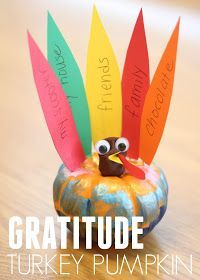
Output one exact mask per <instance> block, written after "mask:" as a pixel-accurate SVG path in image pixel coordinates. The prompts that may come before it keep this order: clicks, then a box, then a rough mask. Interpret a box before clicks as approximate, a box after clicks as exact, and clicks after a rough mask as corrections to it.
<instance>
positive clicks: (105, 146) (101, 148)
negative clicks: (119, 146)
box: [95, 140, 110, 155]
mask: <svg viewBox="0 0 200 280" xmlns="http://www.w3.org/2000/svg"><path fill="white" fill-rule="evenodd" d="M95 150H96V151H97V153H98V154H99V155H105V154H106V153H108V152H109V151H110V144H109V143H108V141H106V140H100V141H98V142H97V143H96V145H95Z"/></svg>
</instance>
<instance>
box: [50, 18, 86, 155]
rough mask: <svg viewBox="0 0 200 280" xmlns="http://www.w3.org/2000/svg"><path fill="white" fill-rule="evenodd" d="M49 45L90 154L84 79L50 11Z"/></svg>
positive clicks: (56, 71) (55, 68)
mask: <svg viewBox="0 0 200 280" xmlns="http://www.w3.org/2000/svg"><path fill="white" fill-rule="evenodd" d="M47 45H48V61H49V63H50V65H51V66H52V68H53V70H54V72H55V74H56V75H57V77H58V78H59V80H60V83H61V85H62V87H63V90H64V92H65V95H66V96H67V98H68V101H69V103H70V107H71V110H72V113H73V117H74V120H75V123H76V128H77V130H78V134H79V137H80V140H81V143H82V146H83V149H84V152H85V154H86V155H87V156H89V155H91V129H90V118H89V110H88V104H87V99H86V93H85V88H84V84H83V79H82V76H81V73H80V70H79V67H78V65H77V63H76V60H75V58H74V56H73V54H72V52H71V50H70V48H69V46H68V45H67V43H66V42H65V40H64V38H63V36H62V34H61V32H60V31H59V29H58V27H57V25H56V23H55V22H54V20H53V18H52V16H51V15H50V13H48V37H47Z"/></svg>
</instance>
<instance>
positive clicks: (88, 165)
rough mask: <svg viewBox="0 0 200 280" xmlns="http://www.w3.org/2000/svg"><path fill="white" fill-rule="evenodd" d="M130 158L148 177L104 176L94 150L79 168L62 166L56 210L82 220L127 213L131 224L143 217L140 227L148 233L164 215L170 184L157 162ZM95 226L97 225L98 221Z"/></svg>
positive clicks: (57, 182)
mask: <svg viewBox="0 0 200 280" xmlns="http://www.w3.org/2000/svg"><path fill="white" fill-rule="evenodd" d="M131 161H132V163H134V164H136V165H138V166H140V168H141V169H142V170H143V171H144V172H145V175H146V179H145V180H140V179H137V178H135V177H133V176H131V175H129V174H125V175H124V176H123V177H121V178H120V177H103V176H101V174H100V171H99V168H98V164H99V160H98V155H97V154H95V153H94V154H93V156H92V157H90V158H87V159H86V160H85V162H84V163H83V164H82V167H81V168H80V169H79V170H77V171H74V172H70V171H69V170H68V169H67V168H66V167H65V166H64V165H61V167H60V169H59V171H58V174H57V176H56V179H55V181H54V186H53V196H54V203H55V209H56V211H57V213H58V214H59V215H61V216H70V217H71V218H72V219H73V216H79V217H80V220H81V217H83V216H96V217H98V216H104V217H105V216H111V217H116V216H124V217H126V218H128V220H129V223H130V224H131V218H132V216H143V217H144V222H143V223H142V224H141V227H142V228H143V236H145V235H146V234H147V233H149V232H150V231H151V230H152V229H153V228H154V227H155V225H156V224H158V223H159V221H160V220H161V219H162V217H163V215H164V214H165V211H166V208H167V195H168V185H167V181H166V178H165V175H164V173H163V171H162V170H161V169H160V168H159V167H157V166H156V165H155V164H152V165H151V166H149V165H145V164H144V163H143V162H142V161H140V162H139V161H137V162H136V161H133V160H131ZM113 226H114V225H113ZM93 227H94V229H95V228H97V224H94V225H93ZM80 235H81V236H82V237H84V235H85V231H84V223H80Z"/></svg>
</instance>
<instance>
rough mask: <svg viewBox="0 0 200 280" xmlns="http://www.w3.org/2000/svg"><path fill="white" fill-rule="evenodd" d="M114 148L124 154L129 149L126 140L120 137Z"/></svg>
mask: <svg viewBox="0 0 200 280" xmlns="http://www.w3.org/2000/svg"><path fill="white" fill-rule="evenodd" d="M115 148H116V149H117V150H118V151H120V152H126V151H127V150H128V148H129V142H128V139H126V138H124V137H121V138H119V139H117V141H116V142H115Z"/></svg>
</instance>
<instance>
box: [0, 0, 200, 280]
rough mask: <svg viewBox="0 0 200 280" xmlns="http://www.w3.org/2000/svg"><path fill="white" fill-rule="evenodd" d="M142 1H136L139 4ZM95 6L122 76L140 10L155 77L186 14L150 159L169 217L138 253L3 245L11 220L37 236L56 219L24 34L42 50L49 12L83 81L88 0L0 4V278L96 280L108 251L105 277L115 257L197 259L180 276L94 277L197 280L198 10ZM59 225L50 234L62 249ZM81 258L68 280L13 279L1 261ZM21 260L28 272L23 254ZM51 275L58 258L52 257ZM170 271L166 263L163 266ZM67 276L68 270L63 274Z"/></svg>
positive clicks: (52, 165) (52, 163)
mask: <svg viewBox="0 0 200 280" xmlns="http://www.w3.org/2000/svg"><path fill="white" fill-rule="evenodd" d="M139 2H140V3H139ZM157 2H158V1H153V0H151V1H147V0H146V1H131V0H130V1H124V0H123V1H122V0H121V1H119V0H118V1H114V0H113V1H108V0H101V1H96V5H97V8H98V10H99V13H100V15H101V17H102V20H103V22H104V25H105V27H106V30H107V32H108V34H109V37H110V39H111V42H112V44H113V47H114V50H115V53H116V56H117V59H118V62H119V66H120V70H122V66H123V61H124V58H125V53H126V48H127V45H128V41H129V39H130V35H131V32H132V29H133V26H134V24H135V21H136V17H137V14H138V12H139V9H140V7H141V6H142V7H143V12H144V19H145V24H146V33H147V41H148V45H149V55H150V67H151V78H152V76H153V73H154V71H155V67H156V65H157V63H158V61H159V59H160V57H161V54H162V51H163V50H164V47H165V45H166V43H167V40H168V38H169V36H170V34H171V32H172V29H173V27H174V25H175V23H176V20H177V18H178V16H179V15H181V16H182V21H181V30H180V40H179V52H178V57H177V68H176V77H175V85H174V95H173V99H172V103H171V108H170V113H169V117H168V121H167V125H166V128H165V131H164V135H163V138H162V141H161V144H160V146H159V150H158V152H157V154H156V158H155V160H156V162H157V163H158V164H159V165H160V166H162V168H163V169H164V170H165V172H166V175H167V178H168V182H169V188H170V191H169V204H168V210H167V213H166V215H165V217H164V218H163V220H162V221H161V222H160V224H159V225H158V226H157V227H156V228H155V229H154V231H153V232H152V233H151V234H149V235H148V236H147V237H145V239H144V250H141V251H139V252H138V251H133V250H131V249H130V248H128V249H126V250H123V252H121V251H120V250H118V251H115V250H113V249H110V250H106V251H104V250H100V249H98V248H97V247H94V249H93V250H92V251H87V250H85V249H84V244H82V243H81V249H80V250H79V251H77V250H73V249H72V236H71V235H69V249H68V250H60V249H57V250H47V251H45V250H25V249H21V250H17V251H14V250H11V249H9V246H8V221H9V218H10V217H11V216H14V215H17V216H20V217H22V218H23V219H24V218H25V217H26V216H37V217H39V218H40V222H41V233H42V230H43V226H44V217H45V216H54V217H55V218H56V213H55V210H54V206H53V200H52V183H53V180H54V177H55V175H56V172H57V169H58V166H59V165H60V163H61V161H60V158H59V156H58V155H57V153H56V151H55V148H54V146H53V144H52V141H51V138H50V135H49V132H48V130H47V127H46V124H45V121H44V118H43V114H42V111H41V108H40V104H39V100H38V97H37V93H36V88H35V85H34V81H33V76H32V70H31V64H30V59H29V53H28V47H27V38H26V30H27V29H29V30H30V31H31V33H32V34H33V36H34V37H35V39H36V40H37V42H38V44H39V45H40V47H41V49H42V50H43V51H44V52H46V27H47V22H46V15H47V10H49V11H50V12H51V13H52V15H53V16H54V18H55V20H56V22H57V24H58V26H59V27H60V29H61V31H62V33H63V35H64V37H65V38H66V40H68V42H69V44H70V46H71V48H72V50H73V52H74V54H75V56H76V58H77V61H78V63H79V65H80V68H81V71H82V73H83V75H84V73H85V67H86V51H87V43H88V38H89V30H90V20H91V14H92V4H93V1H89V0H87V1H86V0H84V1H81V0H79V1H76V0H75V1H72V0H67V1H61V0H59V1H56V0H54V1H50V0H49V1H48V0H44V1H39V0H35V1H25V0H15V1H1V3H0V13H1V14H0V23H1V24H0V29H1V33H0V34H1V44H0V48H1V54H0V55H1V58H0V62H1V68H0V79H1V93H0V94H1V101H0V121H1V124H0V279H64V278H69V279H94V277H93V275H92V258H93V254H95V253H96V254H102V255H104V256H106V254H109V257H110V259H109V266H110V270H112V269H113V270H114V269H115V266H116V255H117V254H119V257H120V258H121V257H122V256H123V254H126V256H127V258H128V259H129V260H130V262H131V259H132V258H133V257H134V256H136V255H137V254H139V255H140V257H141V259H142V261H144V257H145V254H154V255H156V254H159V255H160V256H164V255H166V254H168V255H170V256H171V255H178V256H180V257H182V258H183V260H185V262H188V260H189V255H191V254H192V255H193V275H189V274H188V272H187V271H186V270H185V269H184V268H181V271H180V273H179V274H178V276H173V275H167V274H166V273H164V272H161V274H160V275H159V276H158V275H156V267H155V266H152V268H151V269H150V270H149V273H148V275H147V276H144V275H143V276H142V275H141V273H140V271H139V267H137V269H136V271H135V272H134V274H133V276H131V275H130V273H129V271H128V268H127V267H126V268H124V270H123V273H122V274H121V275H115V276H114V275H108V274H106V271H105V269H106V268H105V265H102V266H101V268H98V270H97V274H96V276H95V277H96V278H95V279H111V278H112V279H113V278H117V279H144V278H145V279H157V278H159V279H200V268H199V251H200V241H199V239H200V238H199V234H200V217H199V214H200V211H199V210H200V199H199V197H200V183H199V176H200V174H199V171H200V148H199V146H200V109H199V104H200V94H199V85H198V83H199V68H200V55H199V50H200V28H199V27H200V16H199V15H200V4H199V1H198V0H196V1H194V0H193V1H186V0H185V1H159V4H158V3H157ZM59 231H60V230H59V227H58V226H57V225H56V234H57V237H58V244H59ZM13 253H18V254H19V253H23V254H26V255H27V254H33V253H36V254H40V255H42V256H45V254H48V256H49V257H50V256H53V255H54V254H58V255H59V254H61V253H62V254H64V253H65V254H74V255H75V256H77V257H78V256H80V255H81V254H84V260H83V263H82V266H81V267H80V271H79V275H78V276H77V275H76V267H75V265H74V264H72V265H71V269H70V273H71V274H70V275H68V276H63V275H60V276H59V275H55V274H54V273H53V271H49V274H48V276H46V275H42V276H39V274H38V275H37V274H35V275H32V274H29V275H27V276H26V275H24V276H23V275H20V274H19V273H18V272H17V263H16V262H14V271H15V274H14V275H12V276H11V274H10V264H9V263H10V261H9V259H8V257H6V255H7V254H13ZM24 258H25V259H24V260H23V261H22V270H23V269H26V266H27V259H26V258H27V256H24ZM52 263H53V267H54V269H58V267H59V261H58V259H57V258H55V259H54V260H53V262H52ZM165 264H166V265H165V267H166V268H169V269H170V265H171V264H170V259H167V260H166V262H165ZM66 269H67V268H66Z"/></svg>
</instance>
